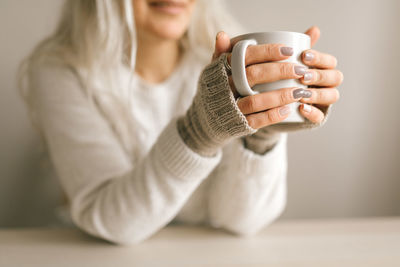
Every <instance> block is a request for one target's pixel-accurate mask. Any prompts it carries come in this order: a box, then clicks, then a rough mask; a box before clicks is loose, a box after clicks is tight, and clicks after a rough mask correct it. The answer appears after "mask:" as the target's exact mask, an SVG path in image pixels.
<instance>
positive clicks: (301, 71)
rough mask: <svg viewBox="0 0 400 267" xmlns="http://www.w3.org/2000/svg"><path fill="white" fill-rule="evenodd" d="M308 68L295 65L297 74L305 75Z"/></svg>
mask: <svg viewBox="0 0 400 267" xmlns="http://www.w3.org/2000/svg"><path fill="white" fill-rule="evenodd" d="M306 71H307V69H306V67H303V66H294V72H295V73H296V74H297V75H304V74H305V73H306Z"/></svg>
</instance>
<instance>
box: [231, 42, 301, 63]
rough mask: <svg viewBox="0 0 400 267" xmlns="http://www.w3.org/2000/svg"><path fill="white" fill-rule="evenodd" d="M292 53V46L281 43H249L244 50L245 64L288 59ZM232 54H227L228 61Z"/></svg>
mask: <svg viewBox="0 0 400 267" xmlns="http://www.w3.org/2000/svg"><path fill="white" fill-rule="evenodd" d="M292 55H293V48H292V47H289V46H285V45H283V44H262V45H251V46H249V47H248V48H247V50H246V56H245V65H246V66H248V65H252V64H257V63H264V62H268V61H278V60H285V59H288V58H289V57H290V56H292ZM231 56H232V54H230V55H228V62H229V64H230V62H231Z"/></svg>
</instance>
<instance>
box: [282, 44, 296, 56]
mask: <svg viewBox="0 0 400 267" xmlns="http://www.w3.org/2000/svg"><path fill="white" fill-rule="evenodd" d="M280 51H281V54H282V55H284V56H291V55H293V48H291V47H288V46H284V47H281V48H280Z"/></svg>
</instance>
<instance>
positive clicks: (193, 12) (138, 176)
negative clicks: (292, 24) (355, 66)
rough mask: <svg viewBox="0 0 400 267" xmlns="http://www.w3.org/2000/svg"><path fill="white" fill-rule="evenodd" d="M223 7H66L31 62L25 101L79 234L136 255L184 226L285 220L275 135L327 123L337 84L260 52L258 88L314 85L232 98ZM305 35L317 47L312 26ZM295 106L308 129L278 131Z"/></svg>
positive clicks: (254, 67)
mask: <svg viewBox="0 0 400 267" xmlns="http://www.w3.org/2000/svg"><path fill="white" fill-rule="evenodd" d="M223 10H224V9H222V7H221V6H220V5H219V4H218V1H210V0H207V1H205V0H133V1H130V0H120V1H108V0H88V1H73V0H69V1H67V2H66V4H65V7H64V10H63V14H62V18H61V21H60V23H59V25H58V28H57V30H56V32H55V33H54V34H53V35H52V36H50V37H49V38H48V39H46V40H45V41H43V42H42V43H41V44H40V45H39V46H38V47H37V48H36V49H35V51H34V52H33V54H32V56H31V57H30V58H29V59H28V60H27V62H26V70H27V72H26V73H27V78H28V86H26V88H25V89H24V91H23V93H24V96H25V99H26V100H27V102H28V104H29V107H30V111H31V114H32V118H33V120H34V122H35V125H37V127H38V128H39V130H40V132H41V133H42V135H43V137H44V140H45V142H46V145H47V148H48V152H49V154H50V157H51V160H52V162H53V164H54V166H55V168H56V171H57V173H58V176H59V179H60V181H61V185H62V186H63V189H64V191H65V194H66V196H67V199H68V203H69V206H70V213H71V217H72V219H73V221H74V223H75V224H76V225H77V226H78V227H80V228H81V229H83V230H84V231H86V232H88V233H90V234H92V235H94V236H98V237H101V238H104V239H106V240H109V241H112V242H115V243H119V244H130V243H137V242H140V241H142V240H144V239H146V238H148V237H149V236H151V235H152V234H154V233H155V232H157V231H158V230H159V229H161V228H162V227H164V226H165V225H166V224H168V223H169V222H171V221H177V222H185V223H202V224H209V225H211V226H213V227H220V228H223V229H227V230H229V231H231V232H233V233H237V234H241V235H247V234H252V233H256V232H257V231H259V230H260V229H261V228H262V227H264V226H265V225H267V224H269V223H271V222H272V221H273V220H274V219H275V218H277V217H278V216H279V214H280V213H281V211H282V210H283V208H284V205H285V197H286V182H285V179H286V168H287V167H286V164H287V162H286V134H285V133H282V132H281V131H287V130H295V129H302V128H312V127H317V126H319V125H321V124H322V123H323V121H324V120H325V119H326V112H327V110H328V107H329V105H330V104H332V103H334V102H335V101H336V100H337V99H338V91H337V90H336V89H335V88H334V87H335V86H338V85H339V84H340V83H341V81H342V75H341V73H340V72H339V71H338V70H335V69H334V68H335V66H336V59H335V58H334V57H333V56H330V55H327V54H323V53H320V52H317V51H314V50H309V51H306V53H304V55H303V60H304V62H305V64H307V65H309V66H312V67H313V68H314V69H310V70H309V71H307V73H308V74H307V75H306V76H307V79H306V78H305V77H304V70H303V72H301V73H299V72H297V73H296V69H297V68H294V65H293V64H282V63H277V62H274V61H278V60H282V59H286V58H288V57H289V56H290V55H291V53H292V50H291V48H290V47H284V46H283V45H280V44H272V45H271V44H270V45H260V46H253V47H250V48H249V49H248V53H247V55H246V62H247V64H248V65H249V66H248V67H247V73H248V80H249V83H250V85H251V86H253V85H255V84H258V83H264V82H268V81H273V80H280V79H288V78H295V79H300V80H301V81H302V82H303V83H305V84H308V85H311V86H318V88H314V89H309V90H298V89H296V88H283V89H281V90H277V91H274V92H269V93H262V94H258V95H256V96H251V97H244V98H240V99H239V100H238V96H237V95H236V93H235V89H234V88H233V86H231V85H230V84H231V83H230V82H229V81H230V80H231V77H229V76H228V75H227V70H226V66H227V65H229V58H230V52H231V46H230V41H229V40H230V39H229V37H228V35H227V34H226V33H225V32H219V33H218V34H217V32H218V30H220V29H224V30H230V28H231V27H230V26H232V25H234V24H233V23H232V20H229V17H226V15H224V12H223ZM222 16H224V17H222ZM307 33H308V34H309V35H310V36H311V38H312V42H313V43H315V42H316V40H317V39H318V37H319V30H318V28H315V27H313V28H311V29H310V30H308V32H307ZM231 34H236V33H235V32H233V31H231ZM215 36H216V41H214V40H215ZM214 43H215V49H213V44H214ZM213 50H214V51H213ZM212 53H213V57H212V62H211V63H210V64H208V63H209V62H207V61H208V59H209V57H210V56H211V54H212ZM207 58H208V59H207ZM207 64H208V65H207ZM296 101H301V102H302V103H304V105H302V106H301V108H300V112H301V113H302V114H303V115H304V117H305V118H307V123H305V124H301V125H297V126H295V127H294V128H295V129H285V128H282V127H272V126H273V125H275V126H277V125H276V123H278V122H280V121H282V120H284V119H285V118H286V117H287V116H288V109H287V107H286V105H287V104H289V103H292V102H296ZM306 103H308V104H315V105H308V104H306ZM317 107H318V108H317ZM256 129H260V130H258V131H256Z"/></svg>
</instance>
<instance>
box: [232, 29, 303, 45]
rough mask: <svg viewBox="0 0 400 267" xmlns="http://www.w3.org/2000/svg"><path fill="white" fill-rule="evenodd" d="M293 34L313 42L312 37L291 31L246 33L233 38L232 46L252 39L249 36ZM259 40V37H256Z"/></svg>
mask: <svg viewBox="0 0 400 267" xmlns="http://www.w3.org/2000/svg"><path fill="white" fill-rule="evenodd" d="M277 33H279V34H291V35H297V36H299V37H302V38H307V39H309V40H310V41H311V37H310V36H309V35H307V34H305V33H301V32H291V31H269V32H250V33H245V34H241V35H238V36H235V37H233V38H231V43H232V45H234V44H235V43H237V42H238V41H240V40H244V39H251V37H249V38H247V36H254V35H265V34H277ZM255 38H257V37H255Z"/></svg>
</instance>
